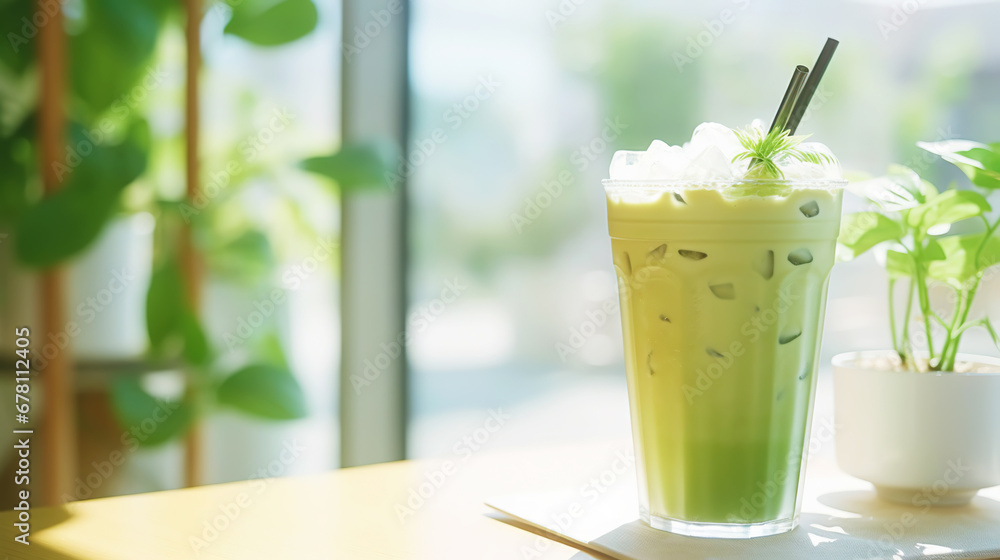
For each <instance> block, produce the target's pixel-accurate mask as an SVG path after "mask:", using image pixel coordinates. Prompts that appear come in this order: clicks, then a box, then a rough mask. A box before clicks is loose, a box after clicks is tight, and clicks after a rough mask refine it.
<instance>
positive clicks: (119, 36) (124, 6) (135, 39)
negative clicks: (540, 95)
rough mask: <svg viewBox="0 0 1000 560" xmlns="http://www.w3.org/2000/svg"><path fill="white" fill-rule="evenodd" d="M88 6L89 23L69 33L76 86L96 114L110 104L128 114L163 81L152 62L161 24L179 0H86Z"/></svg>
mask: <svg viewBox="0 0 1000 560" xmlns="http://www.w3.org/2000/svg"><path fill="white" fill-rule="evenodd" d="M85 5H86V26H85V27H84V28H83V30H82V31H81V32H80V33H79V34H78V35H75V36H71V37H70V52H71V53H72V57H71V61H72V65H71V67H70V72H71V84H72V91H73V93H74V94H75V95H76V96H77V97H78V99H79V101H80V102H82V104H83V105H84V106H85V107H87V108H88V109H89V110H90V112H91V115H92V116H97V115H99V114H101V113H103V112H104V111H105V110H107V109H109V108H112V107H113V108H114V112H115V114H122V113H123V114H125V115H127V114H128V113H130V112H132V111H133V110H135V109H136V107H134V105H135V103H134V100H138V99H141V98H143V97H145V96H148V93H149V90H151V89H155V88H157V87H159V86H160V85H161V84H162V83H163V81H164V76H163V74H162V72H161V71H160V69H158V68H157V67H156V66H155V65H153V64H151V62H152V56H153V52H154V51H155V50H156V42H157V40H158V38H159V33H160V28H161V26H162V24H163V22H164V21H165V19H166V15H167V12H168V10H169V9H170V7H171V6H173V5H176V2H171V1H170V0H87V1H86V4H85ZM133 88H141V90H142V91H135V92H133ZM132 93H135V95H131V94H132ZM140 93H141V94H142V95H141V96H140Z"/></svg>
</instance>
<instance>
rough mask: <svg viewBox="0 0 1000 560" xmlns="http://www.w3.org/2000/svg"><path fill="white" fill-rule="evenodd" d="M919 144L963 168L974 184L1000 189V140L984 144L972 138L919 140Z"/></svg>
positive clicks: (985, 187)
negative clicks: (934, 140)
mask: <svg viewBox="0 0 1000 560" xmlns="http://www.w3.org/2000/svg"><path fill="white" fill-rule="evenodd" d="M917 146H920V147H921V148H923V149H925V150H927V151H928V152H931V153H933V154H937V155H939V156H941V157H942V158H944V160H945V161H947V162H949V163H951V164H954V165H955V166H956V167H958V168H959V169H961V170H962V172H963V173H965V175H966V176H967V177H969V180H970V181H972V184H974V185H978V186H980V187H983V188H984V189H1000V142H995V143H992V144H983V143H981V142H973V141H971V140H944V141H941V142H917Z"/></svg>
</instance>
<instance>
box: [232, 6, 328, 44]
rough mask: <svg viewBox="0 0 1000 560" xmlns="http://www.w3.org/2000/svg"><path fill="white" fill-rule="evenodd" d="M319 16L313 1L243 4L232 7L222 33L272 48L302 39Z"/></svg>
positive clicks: (310, 30)
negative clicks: (231, 13) (230, 16)
mask: <svg viewBox="0 0 1000 560" xmlns="http://www.w3.org/2000/svg"><path fill="white" fill-rule="evenodd" d="M318 21H319V14H318V12H317V11H316V5H315V4H313V3H312V0H279V1H278V2H276V3H275V2H273V1H270V2H269V1H262V0H246V1H245V2H242V3H239V4H236V5H235V6H233V17H232V19H230V20H229V23H228V24H226V29H225V32H226V33H228V34H229V35H234V36H236V37H239V38H241V39H244V40H246V41H249V42H251V43H253V44H255V45H260V46H263V47H272V46H275V45H283V44H285V43H291V42H292V41H295V40H297V39H301V38H302V37H305V36H306V35H308V34H309V33H311V32H312V30H313V29H315V28H316V23H317V22H318Z"/></svg>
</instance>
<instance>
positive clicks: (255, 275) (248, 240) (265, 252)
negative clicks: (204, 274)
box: [207, 229, 274, 283]
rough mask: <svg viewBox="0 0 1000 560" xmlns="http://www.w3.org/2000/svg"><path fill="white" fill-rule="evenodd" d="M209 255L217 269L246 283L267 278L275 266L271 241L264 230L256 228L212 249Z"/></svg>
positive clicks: (223, 275)
mask: <svg viewBox="0 0 1000 560" xmlns="http://www.w3.org/2000/svg"><path fill="white" fill-rule="evenodd" d="M207 257H208V259H207V260H208V265H209V266H210V267H211V268H212V270H213V271H214V272H216V273H218V274H219V275H220V276H222V277H225V278H229V279H232V280H236V281H239V282H243V283H248V282H250V283H252V282H253V281H256V280H259V279H261V278H264V277H265V276H266V275H267V274H268V273H270V272H271V271H272V270H273V266H274V252H273V251H272V250H271V241H270V240H269V239H268V238H267V235H265V234H264V233H263V232H261V231H259V230H254V229H251V230H247V231H244V232H243V233H242V234H240V235H239V236H238V237H237V238H235V239H233V240H232V241H229V242H227V243H223V244H221V245H219V246H218V247H214V248H211V249H209V250H208V254H207Z"/></svg>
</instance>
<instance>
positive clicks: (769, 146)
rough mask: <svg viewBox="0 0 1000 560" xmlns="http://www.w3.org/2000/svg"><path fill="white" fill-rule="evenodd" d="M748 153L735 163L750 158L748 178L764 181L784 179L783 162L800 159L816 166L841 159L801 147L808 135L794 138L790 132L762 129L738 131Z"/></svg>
mask: <svg viewBox="0 0 1000 560" xmlns="http://www.w3.org/2000/svg"><path fill="white" fill-rule="evenodd" d="M733 132H734V133H735V134H736V138H737V139H738V140H739V141H740V144H741V145H742V146H743V149H744V151H742V152H740V153H738V154H736V155H735V156H734V157H733V160H732V161H733V163H735V162H737V161H740V160H744V159H749V160H750V165H749V167H748V168H747V176H756V177H757V178H762V179H784V177H785V174H784V173H783V172H782V171H781V168H780V167H778V164H777V163H776V162H777V161H779V160H781V159H788V158H790V159H796V160H798V161H803V162H806V163H815V164H816V165H824V164H833V163H836V162H837V160H836V159H834V158H833V157H831V156H830V155H828V154H823V153H819V152H809V151H806V150H803V149H801V148H799V144H801V143H802V141H803V140H805V139H806V138H808V136H792V135H790V134H789V132H788V130H778V129H771V131H770V132H767V133H766V134H765V133H764V131H763V130H761V129H758V128H751V129H747V130H734V131H733Z"/></svg>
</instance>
